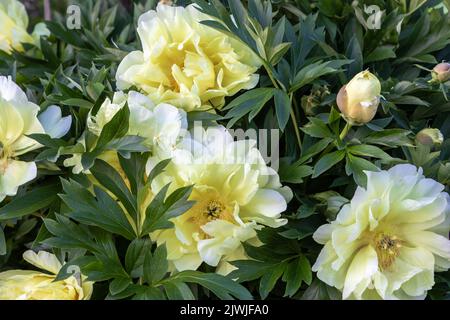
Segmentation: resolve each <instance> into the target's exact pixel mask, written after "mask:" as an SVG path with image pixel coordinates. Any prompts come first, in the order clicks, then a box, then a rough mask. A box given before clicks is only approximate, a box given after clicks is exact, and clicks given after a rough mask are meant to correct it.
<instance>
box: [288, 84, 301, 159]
mask: <svg viewBox="0 0 450 320" xmlns="http://www.w3.org/2000/svg"><path fill="white" fill-rule="evenodd" d="M289 100H290V101H291V108H290V110H289V112H290V114H291V119H292V124H293V125H294V131H295V135H296V137H297V143H298V148H299V149H300V154H301V153H302V138H301V137H300V130H299V129H298V124H297V117H296V116H295V110H294V104H293V100H294V93H292V92H291V94H290V95H289Z"/></svg>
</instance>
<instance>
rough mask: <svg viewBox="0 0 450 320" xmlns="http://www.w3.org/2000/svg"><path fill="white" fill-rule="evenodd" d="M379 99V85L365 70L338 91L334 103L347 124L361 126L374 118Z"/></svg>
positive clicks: (373, 76)
mask: <svg viewBox="0 0 450 320" xmlns="http://www.w3.org/2000/svg"><path fill="white" fill-rule="evenodd" d="M380 98H381V83H380V81H379V80H378V78H377V77H376V76H375V75H373V74H372V73H371V72H370V71H367V70H366V71H362V72H360V73H358V74H357V75H356V76H354V77H353V79H352V80H350V82H349V83H347V84H346V85H345V86H343V87H342V88H341V90H339V93H338V95H337V98H336V102H337V105H338V107H339V110H341V112H342V115H343V116H344V118H345V120H347V122H348V123H350V124H351V125H363V124H365V123H368V122H370V121H371V120H372V119H373V118H374V117H375V114H376V113H377V109H378V105H379V104H380Z"/></svg>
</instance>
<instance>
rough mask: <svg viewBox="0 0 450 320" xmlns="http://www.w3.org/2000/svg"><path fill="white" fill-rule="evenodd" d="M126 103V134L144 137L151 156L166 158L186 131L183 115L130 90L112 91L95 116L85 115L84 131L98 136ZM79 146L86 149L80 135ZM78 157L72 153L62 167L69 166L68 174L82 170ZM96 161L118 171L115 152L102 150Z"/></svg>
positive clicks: (90, 113)
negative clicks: (127, 119)
mask: <svg viewBox="0 0 450 320" xmlns="http://www.w3.org/2000/svg"><path fill="white" fill-rule="evenodd" d="M126 104H127V105H128V108H129V110H130V117H129V129H128V132H127V134H128V135H136V136H139V137H142V138H145V140H144V141H143V144H144V145H145V146H146V147H147V148H148V149H149V150H151V151H152V153H153V154H154V155H155V156H159V157H167V156H170V154H171V153H172V150H173V149H174V148H175V146H176V144H177V143H178V141H179V139H181V137H182V136H183V135H184V134H185V132H186V128H187V119H186V112H184V111H183V110H180V109H178V108H176V107H174V106H172V105H169V104H166V103H160V104H157V105H156V104H154V103H153V102H152V100H150V99H149V98H148V97H146V96H145V95H143V94H140V93H138V92H135V91H130V92H129V93H128V94H125V93H123V92H116V93H115V94H114V97H113V99H112V101H111V100H110V99H109V98H107V99H106V100H105V101H104V102H103V104H102V105H101V106H100V108H99V110H98V111H97V113H96V114H95V115H93V114H92V112H89V114H88V117H87V129H88V130H89V131H90V132H91V133H93V134H94V135H96V136H100V134H101V132H102V131H103V128H104V127H105V125H106V124H108V123H109V122H110V121H111V120H112V119H113V118H114V116H115V115H116V114H117V113H118V112H119V111H120V110H121V109H122V108H123V107H124V106H125V105H126ZM79 143H80V144H82V145H83V146H84V147H85V148H86V142H85V138H84V136H83V137H81V139H80V140H79ZM81 157H82V153H76V154H74V155H73V156H72V157H71V158H68V159H66V160H65V161H64V165H65V166H66V167H73V170H72V171H73V172H74V173H76V174H78V173H80V172H82V171H83V166H82V164H81ZM99 158H100V159H102V160H104V161H107V162H108V163H110V164H112V165H113V166H114V167H115V168H116V169H117V170H118V171H121V169H120V165H119V160H118V156H117V152H116V151H112V150H110V151H106V152H104V153H103V154H102V155H101V156H99ZM85 173H88V171H86V172H85Z"/></svg>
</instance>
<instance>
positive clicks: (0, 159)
mask: <svg viewBox="0 0 450 320" xmlns="http://www.w3.org/2000/svg"><path fill="white" fill-rule="evenodd" d="M9 158H10V152H9V151H8V149H6V148H4V147H3V144H2V143H1V142H0V175H3V174H4V173H5V172H6V168H8V159H9Z"/></svg>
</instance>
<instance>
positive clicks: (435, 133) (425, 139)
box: [416, 128, 444, 147]
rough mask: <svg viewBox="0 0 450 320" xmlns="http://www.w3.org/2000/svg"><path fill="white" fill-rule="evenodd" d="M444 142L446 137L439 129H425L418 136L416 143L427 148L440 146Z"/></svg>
mask: <svg viewBox="0 0 450 320" xmlns="http://www.w3.org/2000/svg"><path fill="white" fill-rule="evenodd" d="M443 141H444V136H443V135H442V133H441V131H439V129H434V128H427V129H423V130H421V131H420V132H419V133H418V134H417V135H416V142H417V143H420V144H423V145H425V146H430V147H431V146H434V145H440V144H441V143H442V142H443Z"/></svg>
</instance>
